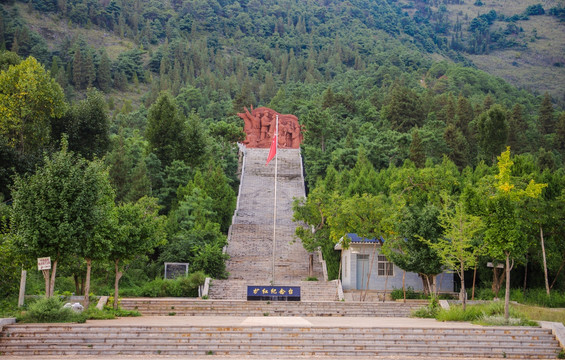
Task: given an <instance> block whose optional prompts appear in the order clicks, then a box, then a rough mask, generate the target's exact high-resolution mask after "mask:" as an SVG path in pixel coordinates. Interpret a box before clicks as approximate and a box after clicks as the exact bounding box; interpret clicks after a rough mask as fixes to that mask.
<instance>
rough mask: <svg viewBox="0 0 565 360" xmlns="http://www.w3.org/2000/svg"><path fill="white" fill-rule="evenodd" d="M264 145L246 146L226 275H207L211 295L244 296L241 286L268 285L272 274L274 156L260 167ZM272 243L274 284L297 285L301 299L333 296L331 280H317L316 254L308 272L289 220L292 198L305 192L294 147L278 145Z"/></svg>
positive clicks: (265, 152) (319, 276)
mask: <svg viewBox="0 0 565 360" xmlns="http://www.w3.org/2000/svg"><path fill="white" fill-rule="evenodd" d="M268 152H269V149H246V150H245V156H244V164H243V171H242V178H241V186H240V190H239V194H238V205H237V209H236V211H235V214H234V217H233V221H232V225H231V227H230V231H229V237H228V246H227V253H228V254H229V256H230V259H229V260H228V261H227V264H226V267H227V271H228V272H229V274H230V275H229V278H228V280H223V281H220V280H213V281H212V284H211V286H210V290H209V297H210V298H211V299H242V300H243V299H245V298H246V289H247V286H259V285H261V286H265V285H271V281H272V279H273V218H274V171H275V160H272V161H271V162H270V163H269V165H268V166H265V161H266V159H267V155H268ZM277 156H278V160H277V161H278V171H277V216H276V220H277V221H276V242H275V257H274V261H275V266H274V270H275V281H274V283H275V284H276V285H284V286H301V291H302V294H303V295H302V297H303V299H306V300H310V299H311V300H325V301H328V300H338V297H337V294H338V292H337V283H335V282H331V283H326V282H325V281H323V280H324V279H323V273H322V268H321V265H320V260H321V259H318V258H317V254H313V256H314V257H315V259H314V269H313V276H314V277H316V278H317V279H318V280H320V281H317V282H305V281H304V280H306V278H307V277H308V276H309V256H310V254H308V253H307V252H306V251H305V250H304V248H303V247H302V243H301V242H300V239H297V238H295V237H294V231H295V229H296V227H297V226H299V224H296V223H294V222H293V221H292V215H293V212H292V201H293V199H294V198H298V197H303V196H304V194H305V192H304V191H305V190H304V180H303V177H302V160H301V158H300V150H298V149H279V150H278V153H277Z"/></svg>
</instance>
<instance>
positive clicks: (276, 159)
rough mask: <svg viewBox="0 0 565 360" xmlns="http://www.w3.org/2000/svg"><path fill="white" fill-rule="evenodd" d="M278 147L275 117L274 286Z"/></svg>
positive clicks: (277, 129)
mask: <svg viewBox="0 0 565 360" xmlns="http://www.w3.org/2000/svg"><path fill="white" fill-rule="evenodd" d="M278 147H279V116H278V115H277V124H276V128H275V201H274V203H275V207H274V209H273V282H272V285H275V249H276V246H277V241H276V238H277V170H278V159H279V156H278V151H277V150H278Z"/></svg>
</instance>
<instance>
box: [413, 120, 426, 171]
mask: <svg viewBox="0 0 565 360" xmlns="http://www.w3.org/2000/svg"><path fill="white" fill-rule="evenodd" d="M410 160H412V161H413V162H414V164H416V167H418V168H422V167H424V165H425V162H426V154H425V153H424V147H423V145H422V139H421V138H420V135H419V134H418V129H413V130H412V142H411V143H410Z"/></svg>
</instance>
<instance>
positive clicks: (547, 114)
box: [538, 92, 555, 135]
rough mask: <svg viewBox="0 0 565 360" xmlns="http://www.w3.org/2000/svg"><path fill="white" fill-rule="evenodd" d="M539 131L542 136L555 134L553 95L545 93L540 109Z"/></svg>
mask: <svg viewBox="0 0 565 360" xmlns="http://www.w3.org/2000/svg"><path fill="white" fill-rule="evenodd" d="M538 124H539V131H540V133H541V134H542V135H548V134H552V133H553V132H555V116H554V115H553V104H552V103H551V95H549V93H547V92H546V93H545V94H544V95H543V100H542V101H541V104H540V107H539V116H538Z"/></svg>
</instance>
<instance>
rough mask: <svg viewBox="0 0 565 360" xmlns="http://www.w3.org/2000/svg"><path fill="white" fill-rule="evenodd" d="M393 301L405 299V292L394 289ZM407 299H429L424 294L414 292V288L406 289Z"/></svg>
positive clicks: (392, 293) (391, 294) (392, 292)
mask: <svg viewBox="0 0 565 360" xmlns="http://www.w3.org/2000/svg"><path fill="white" fill-rule="evenodd" d="M390 296H391V297H392V299H393V300H401V299H404V291H403V290H402V289H393V290H392V291H391V293H390ZM406 299H427V297H426V296H425V295H424V294H423V293H422V292H417V291H414V288H413V287H411V286H408V287H407V288H406Z"/></svg>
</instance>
